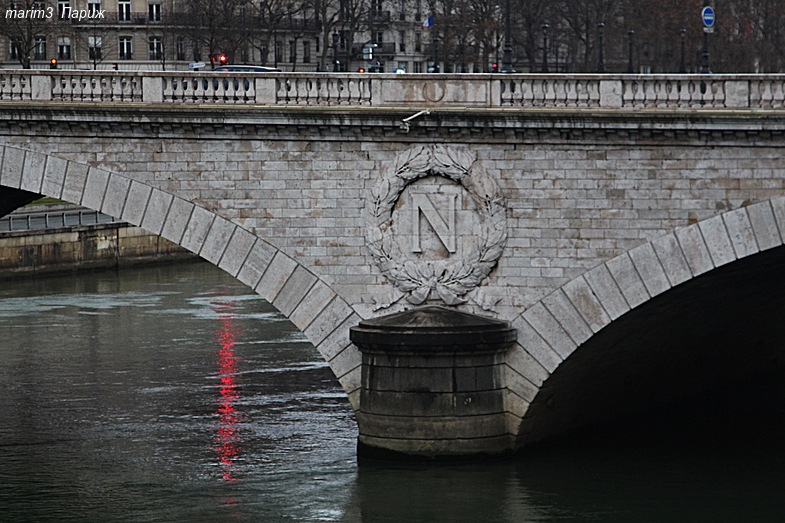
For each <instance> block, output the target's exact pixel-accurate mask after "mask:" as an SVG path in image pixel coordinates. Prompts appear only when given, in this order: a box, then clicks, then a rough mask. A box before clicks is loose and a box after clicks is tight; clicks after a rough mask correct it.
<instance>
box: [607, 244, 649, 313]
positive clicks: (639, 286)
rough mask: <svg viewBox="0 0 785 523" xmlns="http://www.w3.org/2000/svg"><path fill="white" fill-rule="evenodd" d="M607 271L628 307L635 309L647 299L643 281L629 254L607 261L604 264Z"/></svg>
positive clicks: (647, 295)
mask: <svg viewBox="0 0 785 523" xmlns="http://www.w3.org/2000/svg"><path fill="white" fill-rule="evenodd" d="M605 266H606V267H608V271H609V272H610V273H611V276H613V279H614V280H616V283H617V284H618V286H619V289H621V292H622V294H624V299H626V300H627V303H629V304H630V307H633V308H634V307H637V306H638V305H640V304H641V303H643V302H645V301H647V300H648V299H649V291H647V290H646V286H645V285H644V284H643V280H642V279H641V277H640V274H638V271H637V270H636V269H635V265H634V264H633V263H632V260H631V259H630V256H629V254H627V253H624V254H622V255H620V256H616V257H615V258H612V259H610V260H608V261H607V262H606V263H605Z"/></svg>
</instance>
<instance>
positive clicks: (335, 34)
mask: <svg viewBox="0 0 785 523" xmlns="http://www.w3.org/2000/svg"><path fill="white" fill-rule="evenodd" d="M338 66H339V62H338V31H337V30H334V31H333V72H335V73H337V72H338Z"/></svg>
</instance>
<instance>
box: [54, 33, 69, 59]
mask: <svg viewBox="0 0 785 523" xmlns="http://www.w3.org/2000/svg"><path fill="white" fill-rule="evenodd" d="M57 59H58V60H70V59H71V37H70V36H58V37H57Z"/></svg>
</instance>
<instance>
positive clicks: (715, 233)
mask: <svg viewBox="0 0 785 523" xmlns="http://www.w3.org/2000/svg"><path fill="white" fill-rule="evenodd" d="M698 226H699V227H700V230H701V233H703V239H704V240H705V241H706V247H708V248H709V255H711V260H712V262H714V266H715V267H719V266H721V265H725V264H726V263H730V262H732V261H733V260H735V259H736V252H735V251H734V250H733V244H732V243H731V239H730V236H728V231H727V229H726V228H725V221H724V220H723V219H722V216H715V217H713V218H709V219H708V220H704V221H702V222H700V223H699V224H698Z"/></svg>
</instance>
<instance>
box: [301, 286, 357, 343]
mask: <svg viewBox="0 0 785 523" xmlns="http://www.w3.org/2000/svg"><path fill="white" fill-rule="evenodd" d="M352 314H354V311H353V310H352V308H351V307H350V306H349V304H348V303H346V302H345V301H344V300H343V298H341V297H340V296H336V297H335V298H334V299H333V300H332V301H331V302H330V303H329V304H328V305H327V306H326V307H324V308H323V309H322V310H321V312H320V313H319V315H318V316H317V317H316V318H314V320H313V321H312V322H311V323H310V325H308V327H307V328H306V329H305V330H304V331H303V333H304V334H305V336H306V337H307V338H308V339H309V340H311V343H313V344H314V345H315V346H318V345H319V344H321V343H322V342H323V341H324V340H325V338H326V337H327V336H329V335H330V333H331V332H332V331H333V329H335V328H336V327H335V326H336V325H341V324H342V323H343V322H344V321H345V320H346V318H349V317H350V316H351V315H352ZM347 328H348V327H347Z"/></svg>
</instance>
